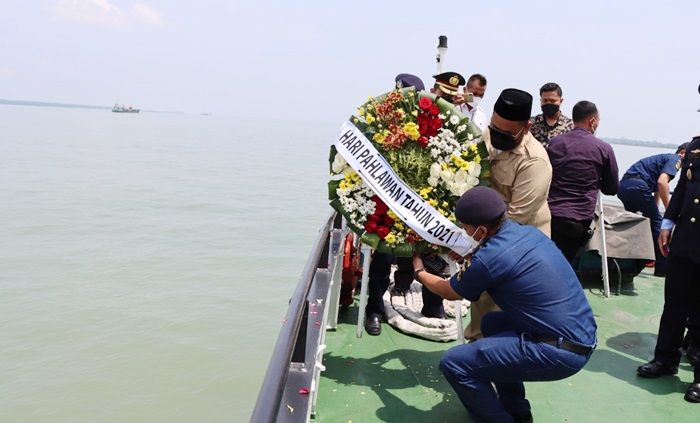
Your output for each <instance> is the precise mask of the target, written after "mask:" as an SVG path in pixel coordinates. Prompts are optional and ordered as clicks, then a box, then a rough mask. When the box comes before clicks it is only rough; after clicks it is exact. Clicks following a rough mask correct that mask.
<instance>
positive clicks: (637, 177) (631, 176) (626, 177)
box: [622, 173, 644, 180]
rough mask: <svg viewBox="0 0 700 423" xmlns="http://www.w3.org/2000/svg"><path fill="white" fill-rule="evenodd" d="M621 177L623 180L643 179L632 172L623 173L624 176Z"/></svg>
mask: <svg viewBox="0 0 700 423" xmlns="http://www.w3.org/2000/svg"><path fill="white" fill-rule="evenodd" d="M622 179H623V180H625V179H644V178H642V177H641V176H639V175H638V174H636V173H634V174H631V175H624V176H623V177H622Z"/></svg>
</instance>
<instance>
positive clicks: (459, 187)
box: [449, 184, 466, 197]
mask: <svg viewBox="0 0 700 423" xmlns="http://www.w3.org/2000/svg"><path fill="white" fill-rule="evenodd" d="M449 190H450V192H451V193H452V195H455V196H458V197H459V196H461V195H462V194H464V192H465V191H466V185H465V184H452V186H451V187H450V188H449Z"/></svg>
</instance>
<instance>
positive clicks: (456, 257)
mask: <svg viewBox="0 0 700 423" xmlns="http://www.w3.org/2000/svg"><path fill="white" fill-rule="evenodd" d="M468 256H469V254H467V255H466V256H464V257H463V256H461V255H459V254H458V253H455V252H454V251H452V250H450V252H449V253H447V257H449V258H450V260H453V261H456V262H457V263H460V262H462V261H463V260H464V259H465V258H467V257H468Z"/></svg>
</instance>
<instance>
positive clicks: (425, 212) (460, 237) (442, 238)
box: [335, 122, 477, 255]
mask: <svg viewBox="0 0 700 423" xmlns="http://www.w3.org/2000/svg"><path fill="white" fill-rule="evenodd" d="M335 148H336V149H337V150H338V153H340V155H341V156H343V158H344V159H345V161H347V162H348V164H349V165H350V166H351V167H352V168H353V169H354V170H355V172H357V173H358V174H359V175H360V176H361V177H362V179H363V180H364V181H365V183H366V184H367V185H369V187H370V188H372V191H374V192H375V194H377V195H378V196H379V198H381V199H382V201H384V202H385V203H386V205H387V206H389V208H390V209H391V210H392V211H393V212H394V213H396V215H397V216H398V217H399V218H400V219H401V220H402V221H404V222H405V223H406V224H407V225H408V226H410V227H411V229H413V230H414V231H416V233H417V234H418V235H420V236H421V237H422V238H423V239H424V240H426V241H428V242H429V243H431V244H437V245H442V246H444V247H447V248H449V249H451V250H453V251H455V252H456V253H458V254H461V255H466V254H468V253H469V252H471V251H472V250H473V249H474V248H476V246H477V243H476V242H475V241H474V240H473V239H472V238H471V237H470V236H468V235H467V234H466V232H464V231H463V230H462V229H460V228H459V227H457V225H455V224H454V223H452V222H451V221H450V220H449V219H447V218H446V217H445V216H443V215H441V214H440V212H438V211H437V210H435V208H433V207H432V206H431V205H430V204H428V202H427V201H425V200H424V199H423V198H422V197H421V196H420V195H418V194H417V193H416V192H414V191H413V190H412V189H411V188H410V187H409V186H408V185H406V183H405V182H403V181H402V180H401V179H399V177H398V176H397V175H396V173H395V172H394V170H393V169H392V168H391V166H389V163H387V161H386V160H385V159H384V157H383V156H382V155H381V154H379V152H378V151H377V149H376V148H374V146H373V145H372V142H371V141H370V140H369V139H367V137H365V135H364V134H363V133H362V132H361V131H360V130H359V129H357V127H356V126H355V125H353V124H352V123H350V122H345V123H344V124H343V126H341V127H340V132H339V134H338V139H337V140H336V141H335Z"/></svg>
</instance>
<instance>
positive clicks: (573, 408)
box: [315, 269, 700, 423]
mask: <svg viewBox="0 0 700 423" xmlns="http://www.w3.org/2000/svg"><path fill="white" fill-rule="evenodd" d="M634 283H635V291H634V292H631V293H628V295H612V296H611V298H609V299H606V298H605V297H604V296H603V293H602V283H601V287H600V288H599V287H597V286H596V287H586V288H585V290H586V294H587V296H588V300H589V301H590V303H591V306H592V308H593V311H594V313H595V316H596V321H597V323H598V348H597V350H596V352H595V353H594V354H593V356H592V358H591V360H590V361H589V363H588V364H587V365H586V367H584V369H583V370H582V371H580V372H579V373H578V374H576V375H574V376H572V377H570V378H568V379H564V380H561V381H556V382H530V383H526V384H525V388H526V390H527V398H528V400H529V401H530V403H531V405H532V413H533V416H534V419H535V421H537V422H606V421H612V420H620V421H628V422H635V423H638V422H697V421H700V404H691V403H688V402H686V401H685V400H684V399H683V395H684V393H685V391H686V389H687V387H688V384H689V383H691V382H692V380H693V370H692V367H691V366H690V365H689V364H688V363H687V361H685V357H684V358H683V360H682V361H681V365H680V369H679V372H678V375H676V376H666V377H662V378H659V379H644V378H640V377H637V376H636V368H637V367H638V366H639V365H640V364H643V363H645V362H647V361H648V360H649V359H651V357H652V355H653V350H654V345H655V343H656V332H657V330H658V324H659V318H660V316H661V311H662V309H663V283H664V281H663V279H662V278H657V277H654V276H652V275H651V273H650V272H649V270H648V269H645V270H644V271H643V272H642V274H640V275H639V276H637V277H636V278H635V280H634ZM356 321H357V301H356V302H355V304H354V305H353V306H352V307H351V308H350V309H349V310H347V311H346V312H345V313H344V314H342V315H341V316H340V320H339V324H338V328H337V330H336V331H332V332H328V333H327V335H326V345H327V349H326V353H325V355H324V358H323V364H324V365H325V366H326V370H325V371H324V372H323V373H322V374H321V382H320V386H319V398H318V405H317V413H316V416H315V421H318V422H324V423H325V422H343V423H347V422H353V423H359V422H362V423H364V422H400V423H409V422H470V421H471V419H470V418H469V415H468V414H467V412H466V410H465V409H464V407H463V406H462V404H461V403H460V402H459V399H458V398H457V397H456V395H455V393H454V391H453V390H452V388H451V387H450V385H449V384H448V383H447V382H446V381H445V379H444V378H443V376H442V374H441V373H440V370H439V369H438V363H439V360H440V357H441V355H442V353H443V352H444V351H445V350H447V349H448V348H450V347H452V346H455V345H456V342H451V343H438V342H432V341H427V340H423V339H420V338H416V337H411V336H408V335H405V334H403V333H401V332H399V331H397V330H396V329H394V328H392V327H391V326H389V325H388V324H387V323H383V324H382V334H381V335H379V336H369V335H367V334H366V333H365V334H364V335H363V336H362V338H357V337H356V336H355V322H356ZM467 321H468V317H467V318H465V323H466V322H467Z"/></svg>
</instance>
